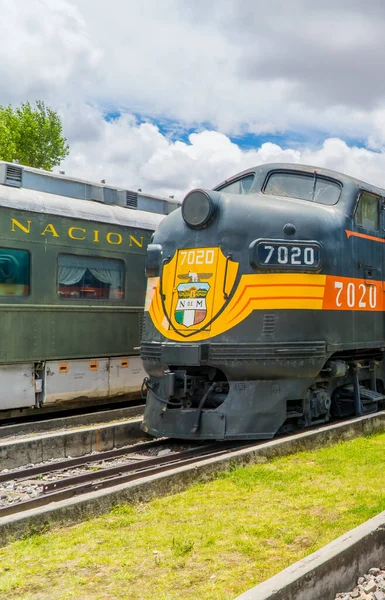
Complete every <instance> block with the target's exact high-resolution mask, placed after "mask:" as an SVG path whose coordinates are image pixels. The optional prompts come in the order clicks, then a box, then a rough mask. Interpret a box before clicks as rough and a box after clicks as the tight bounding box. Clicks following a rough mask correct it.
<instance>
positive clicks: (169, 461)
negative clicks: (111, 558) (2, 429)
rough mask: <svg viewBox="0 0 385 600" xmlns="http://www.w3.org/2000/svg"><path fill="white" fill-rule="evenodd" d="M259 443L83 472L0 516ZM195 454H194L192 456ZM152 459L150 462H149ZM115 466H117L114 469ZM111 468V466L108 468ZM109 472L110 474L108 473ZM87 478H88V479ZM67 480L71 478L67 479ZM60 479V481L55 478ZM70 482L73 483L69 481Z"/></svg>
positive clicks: (215, 446) (211, 447) (217, 447)
mask: <svg viewBox="0 0 385 600" xmlns="http://www.w3.org/2000/svg"><path fill="white" fill-rule="evenodd" d="M250 445H256V443H255V442H254V444H250V441H249V442H248V443H246V442H237V443H234V442H232V443H231V445H227V444H226V447H225V448H224V444H223V443H221V442H220V443H217V444H210V445H209V446H206V447H205V448H200V449H199V450H198V452H197V451H196V449H191V450H183V451H181V452H176V453H171V454H168V455H167V456H160V457H159V456H158V457H156V458H152V459H149V460H144V461H143V462H141V463H140V464H139V465H138V464H134V465H132V464H131V465H127V467H132V469H131V471H133V472H128V473H127V471H128V470H129V469H127V471H126V473H127V474H126V475H122V474H121V473H123V471H122V467H120V471H119V473H118V474H116V475H115V476H111V474H110V473H109V474H106V478H105V479H103V472H101V473H100V472H98V473H95V472H92V473H88V474H87V475H88V476H90V475H91V477H87V475H84V476H81V477H82V478H83V482H82V483H78V484H76V485H72V487H68V486H67V487H66V488H65V489H63V490H59V491H58V490H56V491H48V493H43V494H42V495H41V496H39V497H37V498H33V499H32V500H25V501H23V502H17V503H15V504H12V505H9V506H6V507H4V508H0V518H1V517H5V516H8V515H12V514H15V513H20V512H24V511H27V510H31V509H34V508H38V507H41V506H45V505H47V504H50V503H52V502H59V501H61V500H66V499H68V498H71V497H73V496H77V495H81V494H85V493H88V492H93V491H96V490H99V489H103V488H106V487H112V486H115V485H119V484H121V483H127V482H130V481H135V480H136V479H140V478H143V477H146V476H148V475H155V474H157V473H161V472H163V471H167V470H171V469H173V468H177V467H181V466H184V465H188V464H192V463H195V462H200V461H202V460H206V459H207V458H211V457H213V456H220V455H221V454H226V453H228V452H230V451H231V450H233V449H235V448H240V447H245V446H250ZM191 454H192V456H191ZM149 463H150V464H149ZM114 470H115V469H114ZM106 471H109V469H106ZM94 475H97V476H98V477H97V481H93V479H95V477H94ZM107 475H110V476H109V477H108V476H107ZM87 479H88V480H87ZM67 482H68V480H67ZM56 483H59V482H56ZM69 485H71V484H69Z"/></svg>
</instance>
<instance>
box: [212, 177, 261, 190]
mask: <svg viewBox="0 0 385 600" xmlns="http://www.w3.org/2000/svg"><path fill="white" fill-rule="evenodd" d="M253 181H254V175H246V177H241V178H240V179H236V180H235V181H232V182H231V183H228V184H227V185H223V186H222V187H220V188H216V189H217V190H218V191H219V192H226V194H248V193H249V192H250V189H251V186H252V184H253Z"/></svg>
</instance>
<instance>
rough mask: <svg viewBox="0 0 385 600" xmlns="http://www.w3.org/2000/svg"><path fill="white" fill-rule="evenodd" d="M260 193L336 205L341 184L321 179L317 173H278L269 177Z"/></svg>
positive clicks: (324, 178)
mask: <svg viewBox="0 0 385 600" xmlns="http://www.w3.org/2000/svg"><path fill="white" fill-rule="evenodd" d="M262 191H263V193H264V194H268V195H270V196H285V197H288V198H300V199H301V200H309V201H310V202H318V203H320V204H336V203H337V202H338V199H339V197H340V194H341V184H340V183H339V182H338V181H333V180H332V179H327V178H326V177H321V176H320V175H318V173H298V172H297V171H291V172H290V171H288V172H286V171H285V172H282V171H278V172H275V173H271V174H270V175H269V178H268V180H267V182H266V184H265V186H264V188H263V190H262Z"/></svg>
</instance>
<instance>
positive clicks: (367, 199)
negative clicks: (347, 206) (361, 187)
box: [356, 192, 381, 231]
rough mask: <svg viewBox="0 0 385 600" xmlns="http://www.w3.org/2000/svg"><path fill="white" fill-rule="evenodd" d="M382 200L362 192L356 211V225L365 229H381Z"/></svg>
mask: <svg viewBox="0 0 385 600" xmlns="http://www.w3.org/2000/svg"><path fill="white" fill-rule="evenodd" d="M380 200H381V198H380V197H379V196H376V195H375V194H369V192H362V194H361V196H360V198H359V200H358V206H357V210H356V223H357V225H359V226H360V227H364V228H365V229H371V230H376V231H378V229H379V228H380V215H379V210H380Z"/></svg>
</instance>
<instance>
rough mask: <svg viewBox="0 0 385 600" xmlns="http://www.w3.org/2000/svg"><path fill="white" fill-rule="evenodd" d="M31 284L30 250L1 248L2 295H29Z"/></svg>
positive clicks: (0, 278)
mask: <svg viewBox="0 0 385 600" xmlns="http://www.w3.org/2000/svg"><path fill="white" fill-rule="evenodd" d="M29 286H30V257H29V252H27V251H26V250H13V248H0V296H29Z"/></svg>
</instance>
